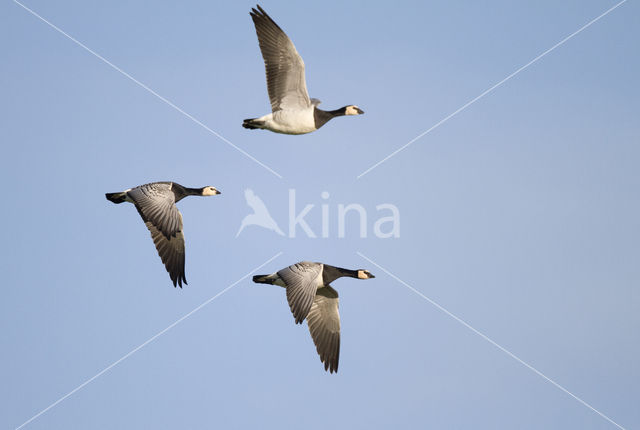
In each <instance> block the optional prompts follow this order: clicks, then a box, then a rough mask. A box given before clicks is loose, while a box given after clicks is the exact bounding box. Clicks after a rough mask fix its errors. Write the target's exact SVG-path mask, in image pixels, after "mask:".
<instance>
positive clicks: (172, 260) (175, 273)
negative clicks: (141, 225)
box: [145, 212, 187, 288]
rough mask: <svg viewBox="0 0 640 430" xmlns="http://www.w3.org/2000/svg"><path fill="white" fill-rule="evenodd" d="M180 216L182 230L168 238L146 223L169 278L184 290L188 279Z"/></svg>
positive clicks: (148, 222)
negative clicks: (185, 269)
mask: <svg viewBox="0 0 640 430" xmlns="http://www.w3.org/2000/svg"><path fill="white" fill-rule="evenodd" d="M178 215H179V216H180V230H179V231H178V232H177V233H176V234H175V235H174V236H171V237H169V238H167V237H166V236H165V235H164V234H163V233H162V232H161V231H160V230H158V228H157V227H156V226H155V225H153V224H152V223H151V222H150V221H147V222H145V224H146V226H147V228H148V229H149V232H151V238H152V239H153V243H154V244H155V245H156V249H157V250H158V254H159V255H160V259H161V260H162V262H163V263H164V267H165V268H166V269H167V272H169V277H170V278H171V281H172V282H173V286H174V287H175V286H176V284H177V285H179V286H180V288H182V284H183V283H184V284H185V285H187V278H186V276H185V274H184V234H183V233H182V215H181V214H180V213H179V212H178Z"/></svg>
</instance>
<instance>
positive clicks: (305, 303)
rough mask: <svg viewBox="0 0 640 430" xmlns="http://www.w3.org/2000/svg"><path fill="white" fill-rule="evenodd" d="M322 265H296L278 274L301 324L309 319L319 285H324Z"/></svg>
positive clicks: (292, 310) (292, 309)
mask: <svg viewBox="0 0 640 430" xmlns="http://www.w3.org/2000/svg"><path fill="white" fill-rule="evenodd" d="M321 274H322V264H318V263H309V262H302V263H296V264H293V265H291V266H289V267H285V268H284V269H282V270H280V271H279V272H278V276H279V277H280V279H282V280H283V281H284V284H285V285H286V288H287V301H288V302H289V307H290V308H291V312H292V313H293V317H294V318H295V320H296V324H301V323H302V321H304V319H305V318H306V317H307V314H308V313H309V310H310V309H311V305H312V304H313V299H314V298H315V296H316V290H317V289H318V285H319V284H322V276H321Z"/></svg>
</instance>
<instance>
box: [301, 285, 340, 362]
mask: <svg viewBox="0 0 640 430" xmlns="http://www.w3.org/2000/svg"><path fill="white" fill-rule="evenodd" d="M307 324H308V325H309V332H311V337H312V338H313V343H315V344H316V350H317V351H318V355H320V361H322V362H323V363H324V370H329V372H331V373H333V372H337V371H338V360H339V359H340V314H339V313H338V292H337V291H336V290H334V289H333V288H331V287H330V286H328V285H327V286H326V287H324V288H320V289H318V293H317V294H316V296H315V298H314V300H313V304H312V305H311V310H310V311H309V315H307Z"/></svg>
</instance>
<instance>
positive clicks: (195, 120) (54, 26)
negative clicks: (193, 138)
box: [13, 0, 282, 179]
mask: <svg viewBox="0 0 640 430" xmlns="http://www.w3.org/2000/svg"><path fill="white" fill-rule="evenodd" d="M13 2H14V3H15V4H17V5H18V6H20V7H22V8H23V9H24V10H26V11H27V12H29V13H30V14H31V15H33V16H35V17H36V18H38V19H39V20H40V21H42V22H44V23H45V24H47V25H48V26H49V27H51V28H53V29H54V30H56V31H57V32H58V33H60V34H62V35H63V36H65V37H66V38H67V39H69V40H71V41H72V42H73V43H75V44H76V45H78V46H80V47H81V48H83V49H84V50H85V51H87V52H89V53H91V54H92V55H94V56H95V57H97V58H99V59H100V60H102V61H103V62H104V63H105V64H107V65H108V66H110V67H111V68H113V69H114V70H116V71H118V72H120V73H121V74H122V75H124V76H125V77H127V78H129V79H130V80H132V81H133V82H135V83H136V84H138V85H139V86H141V87H142V88H144V89H145V90H147V91H148V92H149V93H151V94H153V95H154V96H156V97H157V98H159V99H160V100H162V101H163V102H165V103H166V104H168V105H169V106H171V107H172V108H174V109H175V110H177V111H178V112H180V113H181V114H182V115H184V116H186V117H187V118H189V119H190V120H191V121H193V122H195V123H196V124H198V125H199V126H200V127H202V128H204V129H205V130H207V131H208V132H209V133H211V134H213V135H214V136H216V137H217V138H218V139H220V140H222V141H223V142H225V143H226V144H228V145H229V146H231V147H232V148H234V149H235V150H236V151H238V152H240V153H241V154H243V155H244V156H246V157H247V158H249V159H251V160H252V161H254V162H255V163H257V164H259V165H260V166H262V167H264V168H265V169H267V170H268V171H269V172H271V173H273V174H274V175H276V176H277V177H278V178H280V179H282V175H280V174H279V173H278V172H276V171H275V170H273V169H272V168H271V167H269V166H267V165H266V164H264V163H263V162H261V161H259V160H258V159H256V158H255V157H254V156H253V155H251V154H249V153H248V152H247V151H245V150H244V149H242V148H240V147H239V146H237V145H236V144H234V143H233V142H231V141H229V140H228V139H227V138H225V137H224V136H222V135H221V134H219V133H218V132H216V131H215V130H213V129H211V128H209V127H208V126H207V125H205V124H204V123H202V121H200V120H198V119H197V118H195V117H194V116H193V115H191V114H189V113H187V112H185V111H184V110H182V109H181V108H179V107H178V106H176V105H175V104H173V103H172V102H171V101H169V100H168V99H166V98H165V97H163V96H161V95H160V94H158V93H157V92H155V91H154V90H152V89H151V88H149V87H148V86H146V85H145V84H143V83H142V82H140V81H139V80H137V79H136V78H134V77H133V76H131V75H130V74H128V73H127V72H125V71H124V70H122V69H121V68H120V67H118V66H116V65H115V64H113V63H112V62H111V61H109V60H107V59H106V58H104V57H103V56H102V55H100V54H98V53H97V52H95V51H94V50H92V49H91V48H89V47H88V46H86V45H85V44H83V43H82V42H80V41H78V40H77V39H75V38H73V37H72V36H70V35H69V34H67V33H65V32H64V31H63V30H62V29H60V28H59V27H57V26H56V25H54V24H52V23H51V22H49V21H47V20H46V19H45V18H43V17H42V16H40V15H38V14H37V13H36V12H34V11H33V10H32V9H29V8H28V7H27V6H25V5H23V4H22V3H20V2H19V1H17V0H13Z"/></svg>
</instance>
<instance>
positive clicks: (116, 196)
mask: <svg viewBox="0 0 640 430" xmlns="http://www.w3.org/2000/svg"><path fill="white" fill-rule="evenodd" d="M105 196H106V197H107V200H109V201H110V202H113V203H115V204H118V203H122V202H124V201H125V200H126V199H127V194H126V193H106V194H105Z"/></svg>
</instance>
